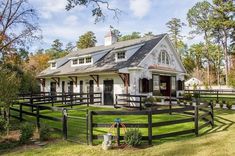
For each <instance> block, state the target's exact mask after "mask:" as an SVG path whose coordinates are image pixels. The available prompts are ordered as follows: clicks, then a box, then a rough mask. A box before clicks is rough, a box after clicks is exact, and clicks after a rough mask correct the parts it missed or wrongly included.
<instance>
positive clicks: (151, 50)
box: [137, 35, 166, 66]
mask: <svg viewBox="0 0 235 156" xmlns="http://www.w3.org/2000/svg"><path fill="white" fill-rule="evenodd" d="M165 37H166V35H164V37H163V38H162V39H161V40H160V41H159V42H158V43H157V44H156V45H155V46H154V47H153V48H152V50H151V51H150V52H149V53H148V54H147V55H146V56H145V57H144V58H143V59H142V61H141V62H140V63H139V64H138V65H137V66H139V65H140V64H142V63H143V62H144V60H145V59H146V58H147V57H148V56H149V55H150V54H151V53H152V52H153V51H154V50H155V48H156V47H157V46H158V45H159V44H160V43H161V42H162V41H163V40H164V38H165Z"/></svg>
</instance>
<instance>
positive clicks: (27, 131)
mask: <svg viewBox="0 0 235 156" xmlns="http://www.w3.org/2000/svg"><path fill="white" fill-rule="evenodd" d="M33 133H34V126H33V125H32V124H29V123H24V124H23V125H22V126H21V127H20V143H22V144H24V143H27V142H28V141H29V139H30V138H32V136H33Z"/></svg>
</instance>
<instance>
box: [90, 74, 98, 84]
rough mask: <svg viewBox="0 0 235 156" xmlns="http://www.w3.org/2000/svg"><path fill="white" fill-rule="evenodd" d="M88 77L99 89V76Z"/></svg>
mask: <svg viewBox="0 0 235 156" xmlns="http://www.w3.org/2000/svg"><path fill="white" fill-rule="evenodd" d="M90 77H91V78H92V79H93V80H94V81H95V82H96V84H97V87H99V75H90Z"/></svg>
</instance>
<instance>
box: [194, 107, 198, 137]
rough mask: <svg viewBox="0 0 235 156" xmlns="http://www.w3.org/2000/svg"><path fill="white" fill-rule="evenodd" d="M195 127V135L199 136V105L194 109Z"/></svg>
mask: <svg viewBox="0 0 235 156" xmlns="http://www.w3.org/2000/svg"><path fill="white" fill-rule="evenodd" d="M194 127H195V135H196V136H198V105H196V106H195V107H194Z"/></svg>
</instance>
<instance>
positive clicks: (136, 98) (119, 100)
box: [114, 94, 147, 110]
mask: <svg viewBox="0 0 235 156" xmlns="http://www.w3.org/2000/svg"><path fill="white" fill-rule="evenodd" d="M115 96H116V101H115V104H114V107H115V108H118V107H128V108H138V109H139V110H142V108H143V103H144V102H143V101H144V99H145V98H147V96H145V95H131V94H116V95H115Z"/></svg>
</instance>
